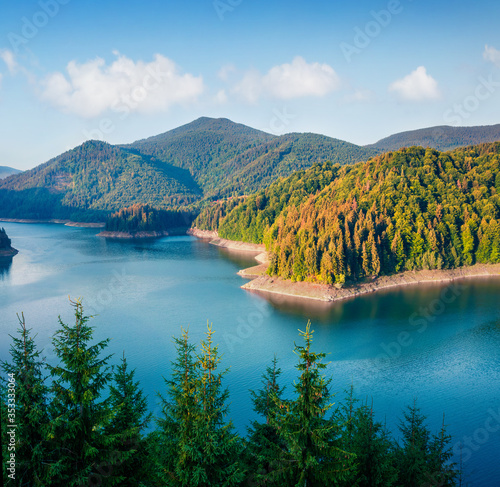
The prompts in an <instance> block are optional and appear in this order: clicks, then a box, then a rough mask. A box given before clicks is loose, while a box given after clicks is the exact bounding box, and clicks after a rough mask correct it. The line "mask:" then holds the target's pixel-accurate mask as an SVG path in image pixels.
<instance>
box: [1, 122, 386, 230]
mask: <svg viewBox="0 0 500 487" xmlns="http://www.w3.org/2000/svg"><path fill="white" fill-rule="evenodd" d="M375 153H376V151H374V150H372V149H366V148H363V147H359V146H357V145H354V144H349V143H347V142H344V141H340V140H337V139H332V138H330V137H325V136H321V135H316V134H288V135H283V136H280V137H277V136H273V135H271V134H266V133H265V132H261V131H259V130H255V129H252V128H250V127H246V126H245V125H241V124H237V123H234V122H231V121H230V120H227V119H210V118H200V119H198V120H195V121H194V122H192V123H190V124H187V125H185V126H182V127H178V128H177V129H174V130H171V131H169V132H166V133H164V134H160V135H157V136H154V137H150V138H148V139H144V140H140V141H137V142H134V143H133V144H129V145H126V146H114V145H110V144H107V143H105V142H101V141H96V140H91V141H87V142H85V143H84V144H82V145H81V146H79V147H76V148H75V149H72V150H70V151H68V152H65V153H64V154H61V155H59V156H57V157H55V158H53V159H51V160H50V161H48V162H46V163H45V164H41V165H40V166H37V167H35V168H34V169H31V170H28V171H25V172H23V173H22V174H17V175H14V176H12V177H9V178H8V179H6V180H0V218H2V217H3V218H16V219H34V220H49V219H68V220H73V221H79V222H88V221H93V222H103V221H105V220H106V218H107V217H108V216H109V215H110V214H111V213H114V212H116V211H119V210H121V209H122V208H127V207H130V206H132V205H134V204H142V205H149V206H152V207H154V208H157V209H163V210H178V209H182V210H184V211H195V210H199V209H200V208H201V207H204V206H205V205H206V204H208V203H211V202H212V201H213V200H214V199H218V198H220V197H222V196H224V197H227V196H241V195H245V194H251V193H254V192H256V191H259V190H260V189H261V188H264V187H266V186H267V185H269V184H271V183H272V182H273V181H275V180H276V179H278V178H280V177H286V176H289V175H290V174H292V173H293V172H294V171H295V170H298V169H303V168H307V167H310V166H311V165H313V164H314V163H315V162H317V161H318V160H321V161H324V160H332V161H334V162H339V163H340V164H350V163H353V162H356V161H360V160H364V159H366V158H367V157H370V156H372V155H374V154H375Z"/></svg>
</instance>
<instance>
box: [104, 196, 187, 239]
mask: <svg viewBox="0 0 500 487" xmlns="http://www.w3.org/2000/svg"><path fill="white" fill-rule="evenodd" d="M195 216H196V215H195V214H193V213H190V212H188V211H176V210H164V209H157V208H153V207H151V206H149V205H141V204H135V205H132V206H130V207H128V208H123V209H121V210H120V211H117V212H116V213H113V214H112V215H111V216H110V217H109V218H108V219H107V220H106V226H105V228H104V231H102V232H100V233H98V234H97V236H98V237H105V238H119V239H144V238H158V237H165V236H168V235H185V234H186V231H187V230H188V228H189V227H190V226H191V223H192V222H193V220H194V218H195Z"/></svg>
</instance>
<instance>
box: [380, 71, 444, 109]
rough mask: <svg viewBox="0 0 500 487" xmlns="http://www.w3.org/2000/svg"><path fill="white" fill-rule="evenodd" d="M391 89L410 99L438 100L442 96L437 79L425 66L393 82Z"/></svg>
mask: <svg viewBox="0 0 500 487" xmlns="http://www.w3.org/2000/svg"><path fill="white" fill-rule="evenodd" d="M389 91H392V92H394V93H396V94H397V95H398V96H399V98H401V99H402V100H409V101H422V100H436V99H438V98H440V97H441V93H440V91H439V88H438V84H437V81H436V80H435V79H434V78H433V77H432V76H431V75H429V74H427V70H426V69H425V67H424V66H419V67H418V68H417V69H416V70H415V71H412V72H411V73H410V74H409V75H407V76H405V77H404V78H402V79H398V80H396V81H394V83H391V85H390V86H389Z"/></svg>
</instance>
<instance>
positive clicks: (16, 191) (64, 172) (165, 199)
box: [0, 141, 201, 221]
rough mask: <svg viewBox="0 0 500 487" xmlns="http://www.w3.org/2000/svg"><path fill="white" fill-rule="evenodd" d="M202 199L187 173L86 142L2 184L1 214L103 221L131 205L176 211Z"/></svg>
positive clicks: (109, 147)
mask: <svg viewBox="0 0 500 487" xmlns="http://www.w3.org/2000/svg"><path fill="white" fill-rule="evenodd" d="M200 197H201V190H200V189H199V188H198V187H197V185H196V183H195V182H194V181H193V180H192V178H191V176H190V175H189V173H188V172H187V171H182V170H181V169H179V168H175V167H172V166H168V165H165V164H163V163H160V162H158V161H156V160H154V159H152V158H151V157H149V156H142V155H139V154H136V153H134V152H132V151H131V150H126V149H122V148H118V147H114V146H111V145H109V144H106V143H104V142H98V141H90V142H85V143H84V144H83V145H81V146H79V147H77V148H76V149H73V150H71V151H68V152H66V153H64V154H62V155H60V156H58V157H56V158H55V159H52V160H51V161H49V162H47V163H45V164H43V165H41V166H38V167H36V168H35V169H32V170H31V171H26V172H24V173H22V174H18V175H15V176H12V177H10V178H8V179H7V180H2V181H0V216H2V217H6V218H34V219H49V218H69V219H74V220H77V221H103V220H104V219H105V217H106V216H107V215H109V213H110V212H111V211H117V210H120V209H121V208H125V207H128V206H130V205H132V204H134V203H142V204H149V205H152V206H156V207H171V208H175V207H178V206H180V205H183V206H185V205H189V204H190V203H192V202H193V201H196V200H198V199H199V198H200Z"/></svg>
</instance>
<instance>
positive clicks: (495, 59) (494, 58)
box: [483, 45, 500, 68]
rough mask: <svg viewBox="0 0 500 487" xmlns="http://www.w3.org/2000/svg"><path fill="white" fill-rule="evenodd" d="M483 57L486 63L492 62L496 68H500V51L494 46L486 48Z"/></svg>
mask: <svg viewBox="0 0 500 487" xmlns="http://www.w3.org/2000/svg"><path fill="white" fill-rule="evenodd" d="M483 57H484V59H486V61H490V62H491V63H493V64H494V65H495V66H497V67H499V68H500V51H499V50H498V49H495V48H494V47H492V46H488V45H486V46H485V47H484V52H483Z"/></svg>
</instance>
